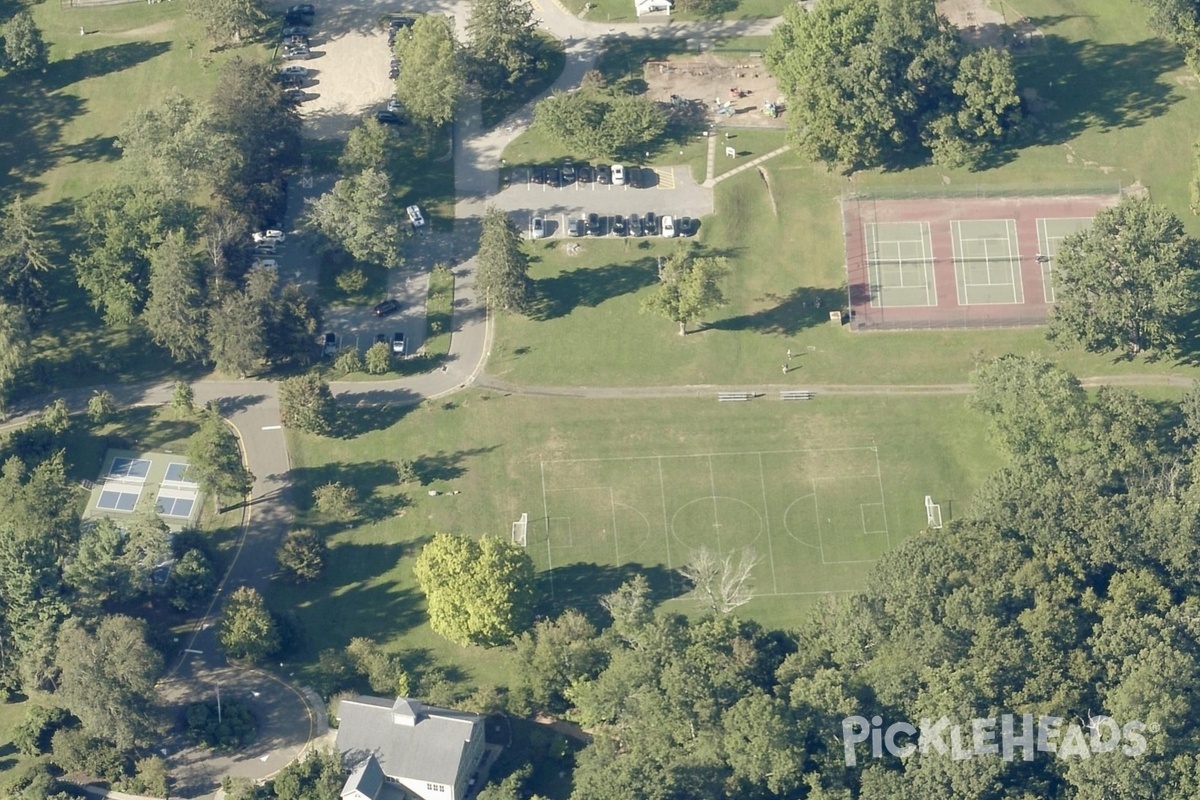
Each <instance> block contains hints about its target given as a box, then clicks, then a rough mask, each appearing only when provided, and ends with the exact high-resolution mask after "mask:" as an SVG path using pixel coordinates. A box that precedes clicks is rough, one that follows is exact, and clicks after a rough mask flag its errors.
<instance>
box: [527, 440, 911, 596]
mask: <svg viewBox="0 0 1200 800" xmlns="http://www.w3.org/2000/svg"><path fill="white" fill-rule="evenodd" d="M541 470H542V485H543V490H542V498H543V508H542V509H541V510H542V512H543V514H542V515H540V516H542V519H540V520H538V519H535V518H534V517H536V516H539V515H537V514H535V513H531V514H530V520H529V525H528V534H527V536H528V542H527V547H528V552H529V554H530V555H531V556H532V557H533V559H534V561H535V563H537V565H538V567H539V569H544V570H549V569H552V568H554V567H556V566H563V565H564V564H567V563H570V562H590V563H603V564H613V565H616V566H622V565H625V564H643V565H649V564H661V565H665V566H666V567H667V568H668V569H669V570H673V569H675V568H678V567H679V566H681V565H682V564H684V563H685V562H687V560H688V559H689V557H690V556H691V554H692V553H693V552H695V551H696V550H698V549H699V548H700V547H707V548H708V549H709V550H710V551H712V552H714V553H716V554H718V555H720V556H722V557H724V556H733V558H734V559H735V560H736V559H737V558H738V557H739V556H740V552H741V551H742V550H743V549H744V548H747V547H752V548H754V551H755V553H756V554H757V555H758V556H759V558H760V559H761V561H760V562H759V564H758V566H757V567H756V570H755V575H754V578H755V585H756V592H757V594H758V595H759V596H772V595H809V594H826V593H831V592H840V591H846V590H847V589H848V588H849V587H854V586H858V585H861V578H862V575H863V573H864V572H865V571H866V570H867V569H868V568H869V567H870V565H871V564H872V563H873V562H874V561H875V560H876V559H877V558H878V557H879V556H880V554H882V553H883V552H885V551H886V550H888V549H889V548H890V546H891V542H890V538H889V533H888V520H887V510H886V507H885V504H884V498H883V484H882V479H881V476H880V470H879V459H878V456H877V453H876V450H875V448H874V447H863V448H847V449H837V450H792V451H776V452H769V451H767V452H746V453H705V454H697V455H690V456H645V457H631V458H612V459H583V460H570V461H543V462H542V465H541ZM531 510H532V509H531Z"/></svg>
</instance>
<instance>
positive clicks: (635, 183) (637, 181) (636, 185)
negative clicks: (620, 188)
mask: <svg viewBox="0 0 1200 800" xmlns="http://www.w3.org/2000/svg"><path fill="white" fill-rule="evenodd" d="M625 185H627V186H628V187H629V188H630V189H640V188H642V168H641V167H626V168H625Z"/></svg>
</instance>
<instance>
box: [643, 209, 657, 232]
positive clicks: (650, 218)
mask: <svg viewBox="0 0 1200 800" xmlns="http://www.w3.org/2000/svg"><path fill="white" fill-rule="evenodd" d="M642 224H643V225H644V226H645V227H646V235H647V236H654V235H655V234H657V233H658V217H656V216H654V212H653V211H647V212H646V214H645V215H644V216H643V217H642Z"/></svg>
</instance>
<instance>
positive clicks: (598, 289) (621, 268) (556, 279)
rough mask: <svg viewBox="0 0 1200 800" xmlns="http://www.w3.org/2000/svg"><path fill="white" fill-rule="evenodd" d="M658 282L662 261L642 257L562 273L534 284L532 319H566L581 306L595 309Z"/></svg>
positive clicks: (543, 320)
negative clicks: (615, 298)
mask: <svg viewBox="0 0 1200 800" xmlns="http://www.w3.org/2000/svg"><path fill="white" fill-rule="evenodd" d="M656 280H658V262H657V261H656V260H655V259H653V258H639V259H638V260H637V261H634V262H632V263H625V264H604V265H602V266H599V267H582V268H580V269H574V270H570V271H568V272H561V273H559V274H558V275H555V276H553V277H550V278H541V279H539V280H536V281H534V283H533V292H532V295H533V299H532V301H531V303H530V312H529V316H530V317H531V318H532V319H535V320H538V321H539V322H545V321H548V320H552V319H558V318H560V317H565V316H567V315H568V314H570V313H571V312H572V311H574V310H575V309H576V308H578V307H580V306H586V307H589V308H594V307H596V306H598V305H600V304H601V303H603V302H604V301H605V300H611V299H612V298H614V297H619V296H620V295H623V294H629V293H631V292H636V291H638V290H639V289H642V288H645V287H646V286H649V285H651V284H653V283H654V282H655V281H656Z"/></svg>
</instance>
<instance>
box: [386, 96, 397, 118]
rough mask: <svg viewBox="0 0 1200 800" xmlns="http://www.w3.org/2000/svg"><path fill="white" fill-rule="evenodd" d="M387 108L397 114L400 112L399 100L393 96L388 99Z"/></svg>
mask: <svg viewBox="0 0 1200 800" xmlns="http://www.w3.org/2000/svg"><path fill="white" fill-rule="evenodd" d="M387 110H388V111H390V112H392V113H393V114H399V113H400V101H399V100H397V99H396V98H394V97H393V98H392V99H391V100H388V104H387Z"/></svg>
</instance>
